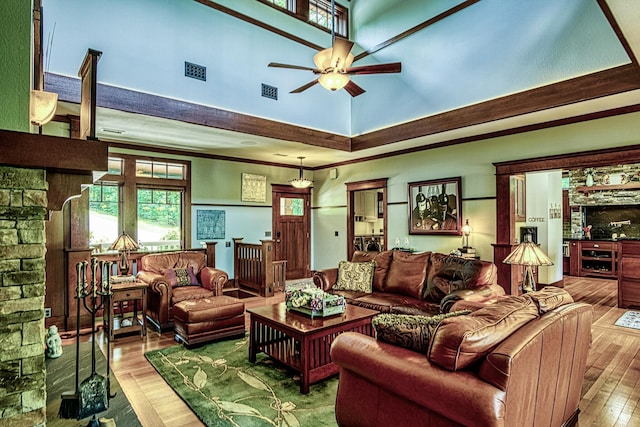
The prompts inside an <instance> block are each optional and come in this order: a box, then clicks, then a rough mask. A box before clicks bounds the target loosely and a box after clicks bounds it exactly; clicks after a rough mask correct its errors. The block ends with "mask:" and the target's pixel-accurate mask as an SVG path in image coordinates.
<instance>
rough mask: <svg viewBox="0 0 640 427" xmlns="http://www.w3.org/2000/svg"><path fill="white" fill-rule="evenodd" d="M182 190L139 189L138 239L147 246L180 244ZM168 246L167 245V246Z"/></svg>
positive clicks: (167, 247)
mask: <svg viewBox="0 0 640 427" xmlns="http://www.w3.org/2000/svg"><path fill="white" fill-rule="evenodd" d="M181 206H182V192H180V191H170V190H155V189H138V240H140V242H141V244H142V245H145V246H162V247H163V248H162V249H174V248H175V247H176V246H177V247H179V246H180V240H181V229H182V227H181V226H182V209H181ZM165 246H166V247H165Z"/></svg>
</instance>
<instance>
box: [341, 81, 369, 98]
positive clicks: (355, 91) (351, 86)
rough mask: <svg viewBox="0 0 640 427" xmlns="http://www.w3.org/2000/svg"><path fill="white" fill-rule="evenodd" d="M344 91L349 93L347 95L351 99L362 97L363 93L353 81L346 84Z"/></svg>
mask: <svg viewBox="0 0 640 427" xmlns="http://www.w3.org/2000/svg"><path fill="white" fill-rule="evenodd" d="M344 90H346V91H347V92H348V93H349V95H351V96H353V97H356V96H358V95H362V94H363V93H365V90H364V89H362V88H361V87H360V86H358V85H357V84H355V83H354V82H353V80H349V83H347V85H346V86H345V87H344Z"/></svg>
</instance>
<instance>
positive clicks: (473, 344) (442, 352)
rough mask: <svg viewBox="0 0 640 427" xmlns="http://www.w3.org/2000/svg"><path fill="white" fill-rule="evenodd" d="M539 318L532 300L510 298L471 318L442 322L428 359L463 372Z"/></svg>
mask: <svg viewBox="0 0 640 427" xmlns="http://www.w3.org/2000/svg"><path fill="white" fill-rule="evenodd" d="M537 317H538V307H537V306H536V305H535V304H534V303H533V301H532V300H531V298H527V297H521V296H509V297H507V298H504V299H501V300H500V301H499V302H496V303H495V304H489V305H487V306H485V307H483V308H481V309H479V310H477V311H474V312H473V313H471V314H469V315H468V316H458V317H454V318H449V319H445V320H443V321H442V322H441V323H440V324H439V325H438V328H437V329H436V331H435V333H434V334H433V339H432V340H431V343H430V345H429V350H428V353H427V356H428V357H429V360H430V361H431V362H432V363H435V364H436V365H439V366H441V367H443V368H445V369H448V370H450V371H456V370H458V369H464V368H466V367H467V366H469V365H471V364H472V363H474V362H475V361H477V360H479V359H481V358H482V357H483V356H485V355H486V354H488V353H489V352H490V351H491V350H493V348H494V347H495V346H497V345H498V344H500V343H501V342H502V341H503V340H505V339H506V338H507V337H509V335H511V334H512V333H513V332H515V331H516V330H518V329H519V328H520V327H521V326H523V325H525V324H526V323H529V322H530V321H531V320H533V319H535V318H537Z"/></svg>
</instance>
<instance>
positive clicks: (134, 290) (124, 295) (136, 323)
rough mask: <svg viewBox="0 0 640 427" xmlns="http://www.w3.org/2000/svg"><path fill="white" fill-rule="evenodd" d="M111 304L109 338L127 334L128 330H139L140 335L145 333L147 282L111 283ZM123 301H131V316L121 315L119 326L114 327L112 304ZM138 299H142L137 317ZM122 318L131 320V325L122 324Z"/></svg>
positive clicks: (142, 335)
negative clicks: (140, 309)
mask: <svg viewBox="0 0 640 427" xmlns="http://www.w3.org/2000/svg"><path fill="white" fill-rule="evenodd" d="M111 291H112V293H113V294H112V295H111V306H110V307H109V310H110V311H109V318H110V319H111V324H109V325H108V327H109V338H110V339H111V340H113V339H115V338H116V337H117V336H119V335H124V334H128V333H130V332H135V331H140V336H141V337H144V336H146V335H147V321H146V316H145V313H146V312H147V284H146V283H143V282H131V283H118V284H114V285H111ZM124 301H130V302H132V303H133V317H132V318H130V317H124V315H123V317H122V318H121V319H120V327H119V328H118V329H114V327H113V320H114V318H115V317H114V313H113V306H114V304H117V303H121V302H124ZM138 301H142V317H141V318H138ZM124 319H130V320H131V326H122V321H123V320H124Z"/></svg>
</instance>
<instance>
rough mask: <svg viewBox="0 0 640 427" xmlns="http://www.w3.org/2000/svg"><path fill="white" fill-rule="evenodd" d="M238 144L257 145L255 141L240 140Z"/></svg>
mask: <svg viewBox="0 0 640 427" xmlns="http://www.w3.org/2000/svg"><path fill="white" fill-rule="evenodd" d="M240 145H258V143H257V142H255V141H241V142H240Z"/></svg>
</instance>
